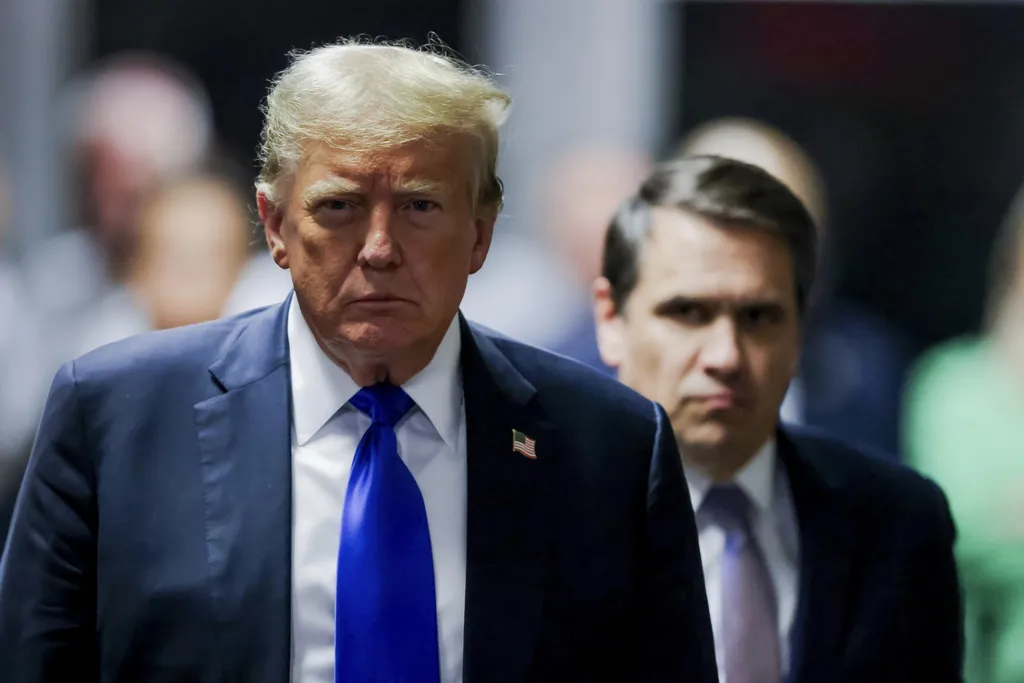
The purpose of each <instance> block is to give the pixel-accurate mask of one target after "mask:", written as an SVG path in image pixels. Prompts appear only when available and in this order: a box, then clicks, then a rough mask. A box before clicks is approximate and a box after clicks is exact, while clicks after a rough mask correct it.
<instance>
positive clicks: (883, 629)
mask: <svg viewBox="0 0 1024 683" xmlns="http://www.w3.org/2000/svg"><path fill="white" fill-rule="evenodd" d="M815 254H816V244H815V226H814V221H813V219H812V218H811V216H810V215H809V213H808V211H807V210H806V208H805V207H804V206H803V204H802V203H801V202H800V200H799V199H797V197H796V196H794V195H793V193H792V192H791V191H790V190H789V189H787V188H786V186H784V185H783V184H782V183H781V182H779V181H777V180H776V179H775V178H773V177H772V176H771V175H769V174H768V173H766V172H765V171H763V170H761V169H760V168H757V167H755V166H751V165H748V164H744V163H741V162H737V161H732V160H728V159H723V158H719V157H693V158H689V159H682V160H678V161H675V162H671V163H668V164H665V165H662V166H660V167H658V168H657V169H656V170H655V171H654V172H653V174H652V175H651V176H649V177H648V179H647V180H646V181H645V182H644V184H643V185H642V186H641V188H640V190H639V192H638V193H637V194H636V195H635V196H634V197H633V198H632V199H630V200H628V201H627V202H626V204H625V205H624V206H623V207H622V208H621V209H620V211H619V213H618V215H617V216H616V218H615V219H614V221H613V222H612V225H611V226H610V228H609V231H608V235H607V240H606V243H605V252H604V264H603V277H602V278H600V279H599V280H598V282H597V284H596V286H595V292H596V299H597V301H596V318H597V325H598V337H599V344H600V348H601V352H602V356H603V358H604V360H605V361H606V362H607V363H608V364H609V365H611V366H613V367H616V368H618V372H619V378H620V379H621V380H622V381H623V382H624V383H625V384H627V385H629V386H630V387H632V388H634V389H637V390H639V391H640V392H641V393H644V394H645V395H647V396H648V397H649V398H651V399H654V400H656V401H658V402H660V403H661V404H662V405H664V407H665V408H666V410H667V411H668V413H669V416H670V417H671V421H672V424H673V428H674V430H675V433H676V438H677V441H678V443H679V446H680V450H681V453H682V457H683V462H684V467H685V469H686V471H687V479H688V482H689V487H690V497H691V502H692V504H693V506H694V510H695V512H696V516H697V525H698V532H699V541H700V547H701V555H702V561H703V564H704V573H705V581H706V586H707V591H708V602H709V606H710V609H711V618H712V625H713V630H714V634H715V642H716V650H717V660H718V665H719V677H720V679H721V680H722V681H723V682H724V683H740V682H742V683H755V682H757V683H762V682H763V683H768V682H772V683H778V681H780V680H789V681H792V682H793V683H804V682H807V683H810V682H811V681H829V682H830V683H842V682H844V681H849V682H851V683H852V682H854V681H857V682H860V681H871V682H872V683H885V682H887V681H892V682H893V683H897V682H899V683H903V682H905V681H929V682H947V681H948V682H952V681H959V680H960V678H961V659H962V625H961V614H960V601H959V594H958V584H957V573H956V567H955V563H954V560H953V552H952V551H953V540H954V529H953V524H952V522H951V521H950V516H949V510H948V506H947V504H946V500H945V497H944V496H943V494H942V493H941V491H940V490H939V489H938V488H937V487H936V486H935V485H934V484H933V483H931V482H929V481H927V480H925V479H923V478H922V477H920V476H918V475H916V474H914V473H912V472H911V471H909V470H907V469H904V468H902V467H899V466H895V465H892V464H888V463H885V462H882V461H879V460H875V459H872V458H869V457H865V456H864V455H862V454H861V453H858V452H856V451H854V450H852V449H850V448H849V447H846V446H843V445H841V444H839V443H836V442H833V441H828V440H824V439H821V438H817V437H812V436H810V435H807V434H802V433H794V432H792V431H791V430H789V429H788V428H787V429H786V430H781V429H780V428H779V426H778V413H779V406H780V404H781V402H782V399H783V396H784V395H785V393H786V388H787V386H788V384H789V381H790V379H791V378H792V376H793V373H794V371H795V369H796V366H797V361H798V358H799V355H800V325H801V319H802V314H803V311H804V307H805V306H806V303H807V300H808V294H809V291H810V289H811V286H812V283H813V281H814V272H815Z"/></svg>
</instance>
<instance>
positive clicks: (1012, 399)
mask: <svg viewBox="0 0 1024 683" xmlns="http://www.w3.org/2000/svg"><path fill="white" fill-rule="evenodd" d="M992 254H993V258H992V265H991V275H990V277H991V282H990V289H989V295H988V301H987V304H986V308H987V312H986V326H985V332H984V333H983V334H982V335H981V336H979V337H971V338H961V339H957V340H953V341H951V342H948V343H946V344H943V345H941V346H939V347H937V348H935V349H933V350H932V351H930V352H929V353H927V354H926V355H925V356H924V357H923V358H922V359H921V360H920V362H919V363H918V364H917V366H916V367H915V369H914V372H913V376H912V379H911V380H910V382H909V383H908V386H907V394H906V404H905V413H904V415H905V420H906V422H905V425H904V439H905V441H906V444H905V452H906V455H907V457H908V460H909V461H910V463H911V464H912V465H914V466H915V467H917V468H918V469H920V470H921V471H922V472H923V473H925V474H927V475H929V476H930V477H932V478H933V479H935V480H936V481H937V482H938V483H939V484H940V485H941V486H942V487H943V488H944V489H945V491H946V494H947V496H948V497H949V501H950V506H951V508H952V512H953V516H954V518H955V521H956V524H957V528H958V531H959V537H958V541H957V547H956V551H957V558H958V563H959V566H960V575H961V582H962V584H963V590H964V609H965V617H966V624H965V628H966V638H967V643H966V645H967V653H966V656H967V661H966V680H967V681H968V683H1021V682H1022V681H1024V492H1022V490H1024V267H1022V266H1024V191H1022V192H1021V193H1019V194H1018V196H1017V199H1016V200H1015V202H1014V206H1013V208H1012V210H1011V211H1010V214H1009V217H1008V219H1007V221H1006V223H1005V225H1004V226H1003V228H1002V231H1001V234H1000V235H999V237H998V238H997V240H996V242H995V245H994V247H993V251H992Z"/></svg>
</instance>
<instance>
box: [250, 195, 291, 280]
mask: <svg viewBox="0 0 1024 683" xmlns="http://www.w3.org/2000/svg"><path fill="white" fill-rule="evenodd" d="M256 208H257V209H258V210H259V212H260V220H261V221H263V233H264V235H265V236H266V238H267V246H268V247H270V256H271V258H273V259H274V263H276V264H277V265H278V266H279V267H281V268H284V269H287V268H288V249H287V247H286V246H285V241H284V236H283V235H282V234H281V228H282V226H283V225H284V212H283V211H282V210H281V209H280V208H279V207H278V206H277V205H276V204H274V203H273V202H272V201H270V198H269V197H267V195H266V193H265V192H263V191H262V190H260V191H257V192H256Z"/></svg>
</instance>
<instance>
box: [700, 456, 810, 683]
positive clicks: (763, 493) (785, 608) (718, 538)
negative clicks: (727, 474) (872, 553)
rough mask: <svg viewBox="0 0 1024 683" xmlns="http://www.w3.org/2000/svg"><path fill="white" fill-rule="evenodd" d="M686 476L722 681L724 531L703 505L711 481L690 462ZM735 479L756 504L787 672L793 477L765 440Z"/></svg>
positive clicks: (794, 565)
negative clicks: (694, 517)
mask: <svg viewBox="0 0 1024 683" xmlns="http://www.w3.org/2000/svg"><path fill="white" fill-rule="evenodd" d="M686 479H687V483H688V484H689V487H690V501H691V502H692V504H693V509H694V512H695V514H696V517H697V535H698V542H699V544H700V556H701V564H703V566H704V583H705V586H706V588H707V592H708V609H709V610H710V612H711V630H712V631H713V632H714V637H715V658H716V659H717V661H718V663H719V666H718V679H719V681H721V683H729V681H728V680H727V679H726V677H725V670H724V669H723V668H722V666H723V664H724V662H725V652H724V650H723V649H722V648H723V646H724V644H723V643H722V638H721V634H722V625H723V624H722V616H723V615H722V575H721V571H722V553H723V551H724V550H725V532H724V531H723V530H722V528H721V527H720V526H719V525H718V524H716V523H715V521H714V519H712V518H711V517H712V516H711V515H708V514H703V511H702V510H701V507H700V506H701V503H703V502H704V496H705V495H706V494H707V492H708V489H710V488H711V486H712V484H713V482H712V481H711V480H710V479H708V478H707V477H706V476H704V475H703V474H701V473H700V472H698V471H696V470H693V469H692V468H689V467H688V468H686ZM733 483H734V484H736V485H737V486H739V487H740V488H741V489H743V491H744V492H745V493H746V494H747V495H748V496H749V497H750V500H751V503H752V504H753V505H752V515H753V518H752V519H751V526H752V528H753V532H754V537H755V538H756V540H757V543H758V546H759V547H760V549H761V552H762V554H763V556H764V559H765V564H766V565H767V568H768V573H769V574H770V575H771V578H772V584H773V585H774V588H775V597H776V604H777V605H778V611H779V614H778V619H779V626H778V629H779V653H780V658H781V662H782V674H783V677H785V676H786V674H787V673H788V672H789V665H790V662H789V658H790V647H789V634H790V631H791V630H792V627H793V618H794V616H795V614H796V603H797V596H798V594H799V571H800V564H799V550H800V546H799V539H800V532H799V528H798V526H797V521H796V510H795V509H794V507H793V498H792V495H791V494H790V488H789V480H788V478H787V477H786V473H785V471H784V469H783V467H782V466H781V464H780V463H779V462H778V457H777V456H776V453H775V441H774V440H772V441H769V442H768V443H767V444H765V446H764V447H763V448H762V449H761V450H760V451H758V453H757V455H756V456H754V458H753V460H751V461H750V462H749V463H747V465H746V467H744V468H743V469H742V470H740V471H739V472H738V473H737V474H736V476H735V477H734V479H733Z"/></svg>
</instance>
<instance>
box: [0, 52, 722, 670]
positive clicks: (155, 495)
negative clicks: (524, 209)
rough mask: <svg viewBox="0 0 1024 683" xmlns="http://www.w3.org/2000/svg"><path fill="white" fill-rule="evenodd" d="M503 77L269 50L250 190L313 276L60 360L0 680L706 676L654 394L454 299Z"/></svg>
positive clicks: (10, 564)
mask: <svg viewBox="0 0 1024 683" xmlns="http://www.w3.org/2000/svg"><path fill="white" fill-rule="evenodd" d="M508 104H509V100H508V97H507V95H505V94H504V93H503V92H502V91H500V90H499V89H497V88H496V86H494V85H493V83H492V82H491V81H490V80H488V79H487V78H486V77H484V76H483V75H481V74H479V73H478V72H476V71H474V70H472V69H470V68H469V67H466V66H463V65H460V64H459V63H457V62H455V61H453V60H451V59H448V58H446V57H442V56H437V55H433V54H429V53H427V52H423V51H417V50H412V49H408V48H405V47H397V46H389V45H360V44H355V43H344V44H340V45H334V46H328V47H323V48H318V49H315V50H313V51H311V52H308V53H306V54H304V55H300V56H298V57H297V58H296V60H295V61H294V62H293V64H292V65H291V66H290V67H289V68H288V69H287V70H285V71H284V72H283V73H282V74H281V75H280V76H279V77H278V79H277V80H276V81H275V83H274V86H273V89H272V91H271V93H270V96H269V98H268V100H267V108H266V114H267V121H266V127H265V130H264V138H263V148H262V155H261V156H262V159H261V161H262V163H263V166H262V171H261V174H260V177H259V181H258V184H257V185H258V191H257V200H258V205H259V212H260V216H261V218H262V220H263V223H264V226H265V231H266V237H267V241H268V243H269V246H270V251H271V254H272V256H273V258H274V260H275V261H276V262H277V264H278V265H279V266H281V267H282V268H287V269H289V270H290V271H291V277H292V280H293V283H294V294H293V295H291V296H289V298H288V300H287V301H285V302H284V303H283V304H281V305H278V306H273V307H270V308H267V309H262V310H258V311H254V312H251V313H248V314H244V315H242V316H239V317H236V318H230V319H225V320H221V321H217V322H214V323H210V324H204V325H198V326H194V327H187V328H180V329H176V330H170V331H165V332H158V333H154V334H148V335H143V336H140V337H136V338H132V339H129V340H126V341H124V342H120V343H117V344H114V345H111V346H107V347H105V348H102V349H99V350H97V351H95V352H93V353H91V354H89V355H87V356H85V357H83V358H80V359H78V360H75V361H73V362H69V363H67V364H66V365H64V366H63V367H62V368H61V370H60V371H59V373H58V375H57V377H56V379H55V381H54V383H53V387H52V390H51V392H50V397H49V400H48V402H47V406H46V409H45V414H44V417H43V420H42V426H41V428H40V431H39V436H38V440H37V442H36V444H35V447H34V451H33V453H32V456H31V462H30V465H29V467H28V471H27V474H26V477H25V480H24V483H23V486H22V489H21V492H20V496H19V500H18V503H17V509H16V512H15V514H14V521H13V525H12V529H11V534H10V540H9V543H8V546H7V548H6V551H5V553H4V557H3V561H2V564H0V672H2V674H0V678H2V679H3V681H4V683H43V682H46V683H50V682H55V681H81V682H89V681H92V682H97V683H98V682H102V683H114V682H125V683H127V682H129V681H130V682H132V683H135V682H139V681H146V683H159V682H161V681H168V682H169V681H210V682H213V681H246V682H251V683H257V682H267V683H287V682H288V681H292V682H294V683H327V682H328V681H339V682H340V681H352V682H353V683H364V682H368V681H382V682H392V681H406V682H410V683H420V682H427V681H430V682H431V683H453V682H458V681H466V682H467V683H469V682H484V681H552V682H558V683H562V682H565V681H624V680H630V681H666V682H667V681H673V682H675V681H692V682H694V683H707V682H710V681H715V680H716V678H717V677H716V671H715V664H714V646H713V640H712V636H711V630H710V623H709V618H708V610H707V603H706V598H705V592H704V584H703V578H702V572H701V566H700V557H699V549H698V545H697V538H696V527H695V524H694V518H693V513H692V509H691V508H690V505H689V503H688V499H687V491H686V485H685V480H684V476H683V471H682V466H681V463H680V460H679V455H678V450H677V447H676V445H675V440H674V438H673V436H672V431H671V425H670V424H669V422H668V420H667V417H666V415H665V413H664V411H663V410H662V409H661V408H660V407H658V406H657V405H655V404H654V403H652V402H651V401H649V400H647V399H644V398H642V397H641V396H640V395H638V394H636V393H634V392H632V391H630V390H628V389H626V388H625V387H621V386H620V385H618V384H617V383H616V382H614V381H613V380H611V379H608V378H605V377H603V376H601V375H599V374H597V373H595V372H592V371H590V370H588V369H586V368H584V367H582V366H579V365H577V364H575V363H573V362H572V361H568V360H564V359H561V358H559V357H557V356H554V355H550V354H547V353H545V352H543V351H539V350H536V349H533V348H530V347H528V346H525V345H523V344H520V343H517V342H515V341H511V340H508V339H505V338H501V337H497V336H495V335H493V334H491V333H488V332H486V331H483V330H481V329H478V328H475V327H474V326H472V325H470V324H468V323H467V322H466V321H465V320H464V319H463V318H462V317H461V316H460V315H459V314H458V307H459V302H460V300H461V298H462V295H463V292H464V289H465V286H466V281H467V278H468V276H469V274H470V273H473V272H476V271H477V270H478V269H479V268H480V267H481V266H482V265H483V263H484V259H485V257H486V254H487V251H488V247H489V245H490V241H491V235H492V230H493V226H494V222H495V217H496V215H497V213H498V211H499V209H500V206H501V199H502V193H501V184H500V182H499V180H498V179H497V177H496V175H495V168H496V162H497V149H498V127H499V125H500V124H501V122H502V119H503V118H504V116H505V112H506V109H507V107H508ZM523 267H524V270H523V272H524V277H528V276H529V270H528V267H529V264H523Z"/></svg>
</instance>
